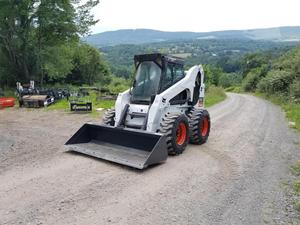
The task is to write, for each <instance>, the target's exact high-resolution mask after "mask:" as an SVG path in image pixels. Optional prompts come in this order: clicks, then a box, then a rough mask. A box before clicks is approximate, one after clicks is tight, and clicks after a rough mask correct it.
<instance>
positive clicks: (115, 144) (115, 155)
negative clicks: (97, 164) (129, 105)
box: [66, 124, 168, 169]
mask: <svg viewBox="0 0 300 225" xmlns="http://www.w3.org/2000/svg"><path fill="white" fill-rule="evenodd" d="M165 139H166V137H165V136H163V135H160V134H157V133H149V132H145V131H139V130H134V129H125V128H116V127H109V126H104V125H96V124H84V125H83V126H82V127H81V128H80V129H79V130H78V131H77V132H76V133H75V134H74V135H73V136H72V137H71V138H70V140H68V141H67V143H66V145H67V146H68V147H69V150H71V151H76V152H80V153H83V154H86V155H90V156H93V157H96V158H100V159H104V160H108V161H111V162H116V163H119V164H122V165H126V166H130V167H134V168H138V169H144V168H146V167H147V166H149V165H153V164H157V163H160V162H163V161H165V160H166V159H167V157H168V151H167V146H166V140H165Z"/></svg>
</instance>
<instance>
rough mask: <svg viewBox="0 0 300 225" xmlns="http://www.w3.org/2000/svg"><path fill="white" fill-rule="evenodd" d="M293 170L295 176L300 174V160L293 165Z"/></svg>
mask: <svg viewBox="0 0 300 225" xmlns="http://www.w3.org/2000/svg"><path fill="white" fill-rule="evenodd" d="M291 171H292V173H293V174H294V175H295V176H300V161H298V162H296V163H295V164H294V165H292V166H291Z"/></svg>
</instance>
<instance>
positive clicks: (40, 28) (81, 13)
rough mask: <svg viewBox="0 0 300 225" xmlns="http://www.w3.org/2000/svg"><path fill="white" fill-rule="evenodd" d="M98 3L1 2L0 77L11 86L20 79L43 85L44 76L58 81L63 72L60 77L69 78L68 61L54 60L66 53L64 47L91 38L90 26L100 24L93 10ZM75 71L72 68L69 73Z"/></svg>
mask: <svg viewBox="0 0 300 225" xmlns="http://www.w3.org/2000/svg"><path fill="white" fill-rule="evenodd" d="M98 3H99V0H88V1H87V2H86V3H85V4H80V1H79V0H49V1H42V0H22V1H20V0H3V1H0V57H1V59H2V60H3V61H1V62H2V65H0V66H1V68H2V69H1V70H2V72H1V73H2V75H1V76H0V77H1V78H2V79H3V77H4V78H5V79H3V80H5V81H6V83H7V84H13V83H15V81H16V80H15V79H16V78H17V79H18V80H20V81H28V80H29V79H30V78H35V79H39V80H40V81H41V82H42V81H43V80H44V78H45V76H44V75H46V76H47V77H50V78H52V75H54V77H53V78H57V72H62V71H63V72H64V74H60V75H59V76H61V77H63V76H66V75H67V74H68V73H67V69H66V68H67V67H66V65H65V63H64V61H65V59H63V57H58V58H57V60H53V56H60V55H61V54H62V53H64V52H65V51H66V49H65V48H63V46H66V45H67V46H70V45H73V48H76V47H77V46H78V44H79V37H80V36H81V35H86V34H88V33H89V28H90V26H91V25H93V24H95V23H96V22H97V21H96V20H94V17H93V16H92V15H91V14H90V10H91V9H92V8H93V7H94V6H95V5H97V4H98ZM3 62H4V63H5V64H6V66H5V65H3V64H4V63H3ZM60 66H63V68H59V67H60ZM51 67H52V69H50V68H51ZM55 68H57V71H56V72H54V71H53V70H54V69H55ZM71 69H72V68H70V67H69V72H70V71H71ZM3 70H4V71H3ZM49 71H50V72H49ZM5 73H6V75H5ZM45 73H46V74H45ZM47 73H48V74H47ZM3 74H4V75H3ZM12 74H13V76H11V75H12ZM9 76H11V77H9ZM3 80H0V82H3Z"/></svg>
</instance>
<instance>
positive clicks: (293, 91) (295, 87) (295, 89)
mask: <svg viewBox="0 0 300 225" xmlns="http://www.w3.org/2000/svg"><path fill="white" fill-rule="evenodd" d="M289 92H290V95H291V97H292V98H294V99H295V101H296V102H300V78H298V79H295V80H294V81H293V83H292V84H291V85H290V87H289Z"/></svg>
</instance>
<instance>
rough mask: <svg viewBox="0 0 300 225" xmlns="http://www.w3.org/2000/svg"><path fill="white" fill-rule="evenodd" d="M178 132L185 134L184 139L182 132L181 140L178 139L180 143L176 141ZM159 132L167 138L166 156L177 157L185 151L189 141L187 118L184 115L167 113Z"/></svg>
mask: <svg viewBox="0 0 300 225" xmlns="http://www.w3.org/2000/svg"><path fill="white" fill-rule="evenodd" d="M183 129H185V130H183ZM179 130H181V131H184V132H185V137H184V132H183V135H182V138H179V140H181V141H180V142H178V140H177V134H178V132H179ZM159 132H160V133H162V134H164V135H166V137H167V138H166V142H167V148H168V154H169V155H179V154H181V153H182V152H183V151H184V150H185V148H186V146H187V144H188V141H189V122H188V118H187V117H186V116H185V115H184V114H177V113H167V114H166V115H165V117H164V118H163V121H162V123H161V128H160V130H159ZM183 137H184V138H183Z"/></svg>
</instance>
